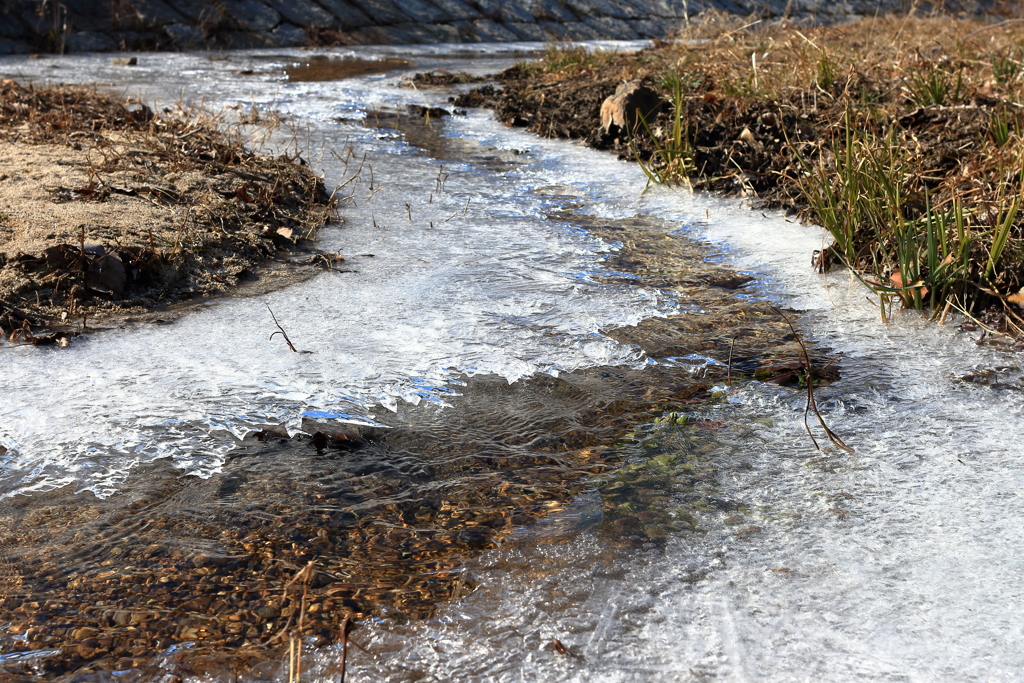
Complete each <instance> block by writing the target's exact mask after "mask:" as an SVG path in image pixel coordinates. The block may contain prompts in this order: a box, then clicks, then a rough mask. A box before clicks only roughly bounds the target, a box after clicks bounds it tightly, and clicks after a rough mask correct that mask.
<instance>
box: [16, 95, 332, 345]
mask: <svg viewBox="0 0 1024 683" xmlns="http://www.w3.org/2000/svg"><path fill="white" fill-rule="evenodd" d="M224 130H225V129H224V126H223V122H222V121H217V120H216V119H214V118H213V117H210V116H206V115H199V114H192V115H186V114H175V113H174V112H171V111H169V110H168V111H165V112H164V113H163V114H157V113H154V112H153V111H151V110H150V109H149V108H148V107H146V106H145V105H142V104H139V103H132V102H123V101H120V100H116V99H113V98H111V97H109V96H107V95H105V94H102V93H99V92H95V91H91V90H87V89H81V88H69V87H47V88H35V87H32V86H27V87H26V86H22V85H19V84H17V83H15V82H14V81H10V80H7V81H3V82H2V83H0V330H2V332H3V333H4V335H5V336H7V337H8V339H9V340H10V341H11V342H16V343H36V344H40V343H61V344H66V343H67V341H68V339H69V338H70V337H71V335H73V334H74V332H75V330H76V329H83V328H84V327H85V326H86V325H87V324H88V320H95V319H97V318H100V317H104V316H110V315H113V314H130V313H140V312H144V311H148V310H152V309H154V308H157V307H161V306H165V305H167V304H170V303H174V302H180V301H184V300H188V299H193V298H196V297H205V296H211V295H214V294H218V293H222V292H225V291H227V290H229V289H230V288H231V287H233V286H235V285H237V284H239V283H240V282H243V281H245V280H247V279H251V278H252V277H253V276H254V272H255V271H254V269H255V268H257V266H259V265H260V264H262V263H264V262H266V261H268V260H269V259H272V258H273V257H275V255H278V254H280V253H281V252H282V251H284V250H291V249H296V248H300V247H301V246H302V244H303V243H304V242H305V241H306V240H308V239H311V238H313V237H315V236H316V234H317V231H318V230H319V229H320V228H321V227H322V226H323V225H324V224H325V223H326V222H327V221H328V220H329V219H330V218H331V216H332V215H333V203H332V200H331V198H330V197H329V196H328V194H327V192H326V191H325V189H324V186H323V183H322V181H321V180H320V179H319V178H318V177H317V176H315V175H314V174H313V173H312V172H311V171H310V170H309V169H308V168H307V167H306V166H304V165H302V163H301V160H299V159H297V158H292V157H288V156H276V157H275V156H263V155H258V154H254V153H252V152H250V151H247V149H246V148H245V145H244V139H243V138H242V137H241V136H240V135H239V134H234V133H226V132H224Z"/></svg>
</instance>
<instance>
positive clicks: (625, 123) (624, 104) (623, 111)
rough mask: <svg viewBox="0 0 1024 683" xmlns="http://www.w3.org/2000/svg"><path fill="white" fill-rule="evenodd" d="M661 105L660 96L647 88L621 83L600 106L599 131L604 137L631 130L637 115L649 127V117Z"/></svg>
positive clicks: (635, 122)
mask: <svg viewBox="0 0 1024 683" xmlns="http://www.w3.org/2000/svg"><path fill="white" fill-rule="evenodd" d="M663 104H664V100H662V99H661V96H660V95H658V93H656V92H654V91H653V90H651V89H650V88H648V87H647V86H645V85H640V84H639V83H635V82H630V83H623V84H622V85H620V86H619V87H618V88H616V89H615V94H614V95H609V96H608V97H606V98H605V100H604V102H603V103H602V104H601V131H602V132H603V133H605V134H606V135H615V134H616V133H618V132H619V131H623V132H625V131H629V130H632V129H633V127H634V126H636V124H637V119H638V115H639V116H642V117H643V118H644V120H645V121H647V123H648V124H649V125H651V124H653V121H652V120H651V116H652V115H653V114H654V113H655V112H657V111H658V109H660V108H661V106H662V105H663Z"/></svg>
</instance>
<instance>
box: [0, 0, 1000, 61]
mask: <svg viewBox="0 0 1024 683" xmlns="http://www.w3.org/2000/svg"><path fill="white" fill-rule="evenodd" d="M943 4H944V5H945V6H944V9H945V10H946V11H952V12H958V13H967V14H972V15H980V14H985V13H990V12H995V11H997V10H998V9H999V8H1000V5H1001V4H1003V5H1005V3H1000V2H999V0H976V1H973V2H971V1H968V0H946V2H945V3H943V2H942V0H935V1H934V2H932V3H928V2H917V3H914V6H915V7H916V11H918V12H922V11H925V12H927V11H932V10H934V9H935V6H936V5H943ZM909 6H910V3H909V2H904V1H903V0H838V1H837V2H828V1H825V0H216V1H214V0H0V54H11V53H26V52H89V51H117V50H181V49H199V48H212V49H231V48H253V47H280V46H299V45H358V44H409V43H466V42H506V41H517V40H534V41H543V40H549V39H551V38H553V37H554V38H571V39H573V40H601V39H605V40H607V39H614V40H635V39H639V38H658V37H662V36H664V35H665V34H666V33H667V32H668V31H669V30H670V29H672V28H673V27H675V26H677V25H678V24H679V23H680V22H681V21H683V19H684V17H686V16H687V15H688V16H693V15H695V14H697V13H699V12H700V11H702V10H705V9H717V10H720V11H725V12H730V13H735V14H743V15H751V14H756V15H759V16H766V17H782V16H786V17H789V18H792V19H794V20H797V21H801V20H807V21H818V22H832V21H837V20H846V19H851V18H856V17H858V16H864V15H873V14H875V13H876V12H883V13H884V12H901V11H902V12H905V11H907V9H908V7H909ZM1011 6H1012V4H1011Z"/></svg>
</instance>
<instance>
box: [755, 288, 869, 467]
mask: <svg viewBox="0 0 1024 683" xmlns="http://www.w3.org/2000/svg"><path fill="white" fill-rule="evenodd" d="M771 308H772V310H774V311H775V312H776V313H778V314H779V315H780V316H782V319H783V320H785V321H786V324H787V325H789V329H790V330H792V331H793V336H794V337H796V343H797V344H799V345H800V353H801V354H802V355H803V360H804V370H805V372H806V378H807V404H806V405H805V406H804V429H806V430H807V435H808V436H810V437H811V441H812V442H813V443H814V447H815V448H816V449H818V450H819V451H820V450H821V446H819V445H818V441H817V439H815V438H814V434H812V433H811V426H810V425H809V424H807V414H808V413H809V412H811V411H812V410H813V411H814V416H815V417H816V418H818V424H820V425H821V428H822V429H823V430H825V436H826V437H828V440H829V441H831V442H832V443H833V444H834V445H836V446H838V447H839V448H842V449H843V450H844V451H846V452H847V453H853V449H852V448H850V447H849V446H847V445H846V443H845V442H844V441H843V440H842V439H841V438H839V435H838V434H836V433H835V432H833V431H832V430H831V429H829V427H828V425H827V424H825V419H824V418H823V417H822V416H821V413H820V412H819V411H818V405H817V403H815V401H814V366H813V365H812V364H811V354H810V353H808V351H807V346H806V345H805V344H804V340H803V338H802V337H801V336H800V333H799V332H797V331H796V327H795V326H794V325H793V321H792V320H790V319H789V316H787V315H786V314H785V313H783V312H782V311H781V310H779V309H778V308H776V307H775V306H771Z"/></svg>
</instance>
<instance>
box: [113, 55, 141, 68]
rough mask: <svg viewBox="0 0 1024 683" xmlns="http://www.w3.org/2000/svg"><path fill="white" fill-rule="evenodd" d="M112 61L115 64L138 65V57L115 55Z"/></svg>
mask: <svg viewBox="0 0 1024 683" xmlns="http://www.w3.org/2000/svg"><path fill="white" fill-rule="evenodd" d="M110 63H111V64H113V65H114V66H138V64H139V58H138V57H115V58H114V59H111V60H110Z"/></svg>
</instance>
